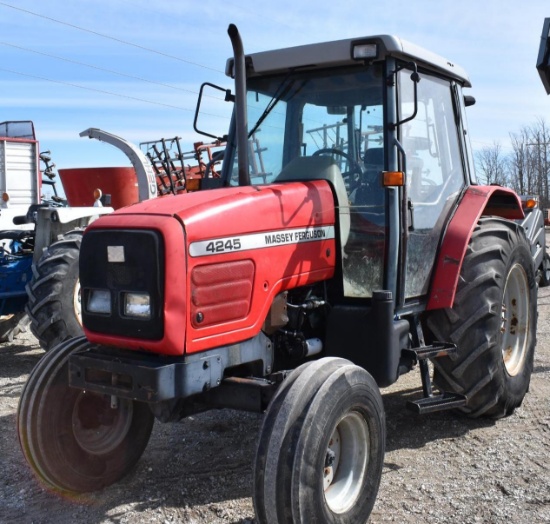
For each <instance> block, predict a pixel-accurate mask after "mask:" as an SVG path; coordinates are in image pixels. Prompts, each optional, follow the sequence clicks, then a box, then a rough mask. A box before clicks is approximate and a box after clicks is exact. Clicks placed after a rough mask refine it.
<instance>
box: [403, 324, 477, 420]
mask: <svg viewBox="0 0 550 524" xmlns="http://www.w3.org/2000/svg"><path fill="white" fill-rule="evenodd" d="M413 335H414V332H413ZM413 342H415V343H416V344H417V345H418V347H415V348H411V349H404V350H403V351H402V355H403V356H406V357H408V358H410V359H412V360H413V361H415V362H418V364H419V368H420V377H421V379H422V391H423V393H424V396H423V397H422V398H420V399H417V400H410V401H408V402H407V408H408V409H410V410H412V411H415V412H416V413H419V414H420V415H425V414H426V413H434V412H436V411H445V410H449V409H456V408H461V407H464V406H465V405H466V403H467V398H466V397H465V396H464V395H461V394H460V393H450V392H442V393H439V394H434V392H433V387H432V380H431V377H430V369H429V367H428V360H429V359H434V358H440V357H445V356H449V355H452V354H454V353H456V350H457V348H456V345H455V344H452V343H450V342H434V343H433V344H432V345H430V346H426V345H425V344H424V335H423V333H422V328H421V326H420V323H418V322H417V328H416V337H415V336H413Z"/></svg>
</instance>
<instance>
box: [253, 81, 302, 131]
mask: <svg viewBox="0 0 550 524" xmlns="http://www.w3.org/2000/svg"><path fill="white" fill-rule="evenodd" d="M289 75H290V73H288V74H287V76H286V77H285V78H284V79H283V81H282V82H281V83H280V85H279V87H278V88H277V91H276V92H275V94H274V95H273V98H272V99H271V100H270V101H269V103H268V104H267V105H266V106H265V109H264V112H263V113H262V114H261V115H260V118H258V121H257V122H256V123H255V124H254V126H253V127H252V129H251V130H250V132H249V133H248V138H251V137H252V135H253V134H254V133H255V132H256V131H257V130H258V128H259V127H260V125H261V124H262V122H263V121H264V120H265V119H266V118H267V116H268V115H269V113H271V111H273V108H274V107H275V106H276V105H277V104H278V103H279V101H280V100H281V99H282V98H283V97H286V96H287V95H288V93H289V92H290V90H291V89H292V87H293V86H294V84H296V79H295V78H292V79H289V78H288V77H289ZM307 81H308V79H305V80H304V81H303V82H302V83H301V85H300V86H299V87H298V89H296V91H295V92H294V93H293V94H292V96H289V97H288V100H290V99H291V98H293V97H294V96H296V95H297V94H298V93H299V92H300V91H301V90H302V88H303V87H304V86H305V85H306V83H307Z"/></svg>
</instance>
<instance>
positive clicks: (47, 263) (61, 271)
mask: <svg viewBox="0 0 550 524" xmlns="http://www.w3.org/2000/svg"><path fill="white" fill-rule="evenodd" d="M82 235H83V232H82V231H78V230H74V231H70V232H69V233H67V234H66V235H65V236H64V237H63V238H62V239H61V240H59V241H57V242H54V243H53V244H51V245H50V246H49V247H48V249H47V250H46V251H45V252H44V254H43V255H42V257H41V258H40V260H39V261H38V263H37V264H35V265H34V266H33V276H32V279H31V281H30V282H29V284H27V288H26V289H27V295H28V303H27V306H26V312H27V315H28V316H29V318H30V319H31V324H30V328H31V331H32V333H33V335H34V336H35V337H36V338H37V339H38V341H39V343H40V345H41V346H42V349H44V350H45V351H48V350H49V349H50V348H52V347H53V346H55V345H57V344H59V343H60V342H63V341H64V340H67V339H68V338H72V337H78V336H80V335H82V320H81V309H80V281H79V279H78V260H79V256H80V244H81V242H82Z"/></svg>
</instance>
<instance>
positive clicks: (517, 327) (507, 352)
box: [501, 264, 530, 377]
mask: <svg viewBox="0 0 550 524" xmlns="http://www.w3.org/2000/svg"><path fill="white" fill-rule="evenodd" d="M529 322H530V319H529V282H528V280H527V274H526V273H525V270H524V269H523V267H522V266H521V265H520V264H515V265H514V266H512V268H511V269H510V272H509V273H508V277H507V278H506V285H505V287H504V296H503V299H502V324H501V332H502V359H503V361H504V365H505V367H506V371H507V372H508V374H509V375H510V376H512V377H513V376H516V375H517V374H518V373H520V371H521V370H522V369H523V367H524V363H525V355H526V354H527V343H528V338H529Z"/></svg>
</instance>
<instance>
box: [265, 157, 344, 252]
mask: <svg viewBox="0 0 550 524" xmlns="http://www.w3.org/2000/svg"><path fill="white" fill-rule="evenodd" d="M308 180H326V181H327V182H329V183H330V185H331V186H332V189H333V191H334V194H335V196H336V202H337V209H338V216H339V220H340V244H341V246H342V249H343V248H344V246H345V245H346V243H347V241H348V237H349V231H350V212H349V199H348V192H347V190H346V185H345V184H344V178H343V177H342V172H341V171H340V168H339V167H338V164H337V163H336V162H335V161H334V159H333V158H331V157H329V156H322V155H318V156H300V157H296V158H294V159H292V160H291V161H290V162H289V163H288V164H287V165H286V166H285V167H283V169H282V171H281V172H280V173H279V174H278V175H277V177H276V178H275V180H274V182H289V181H292V182H297V181H308Z"/></svg>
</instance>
